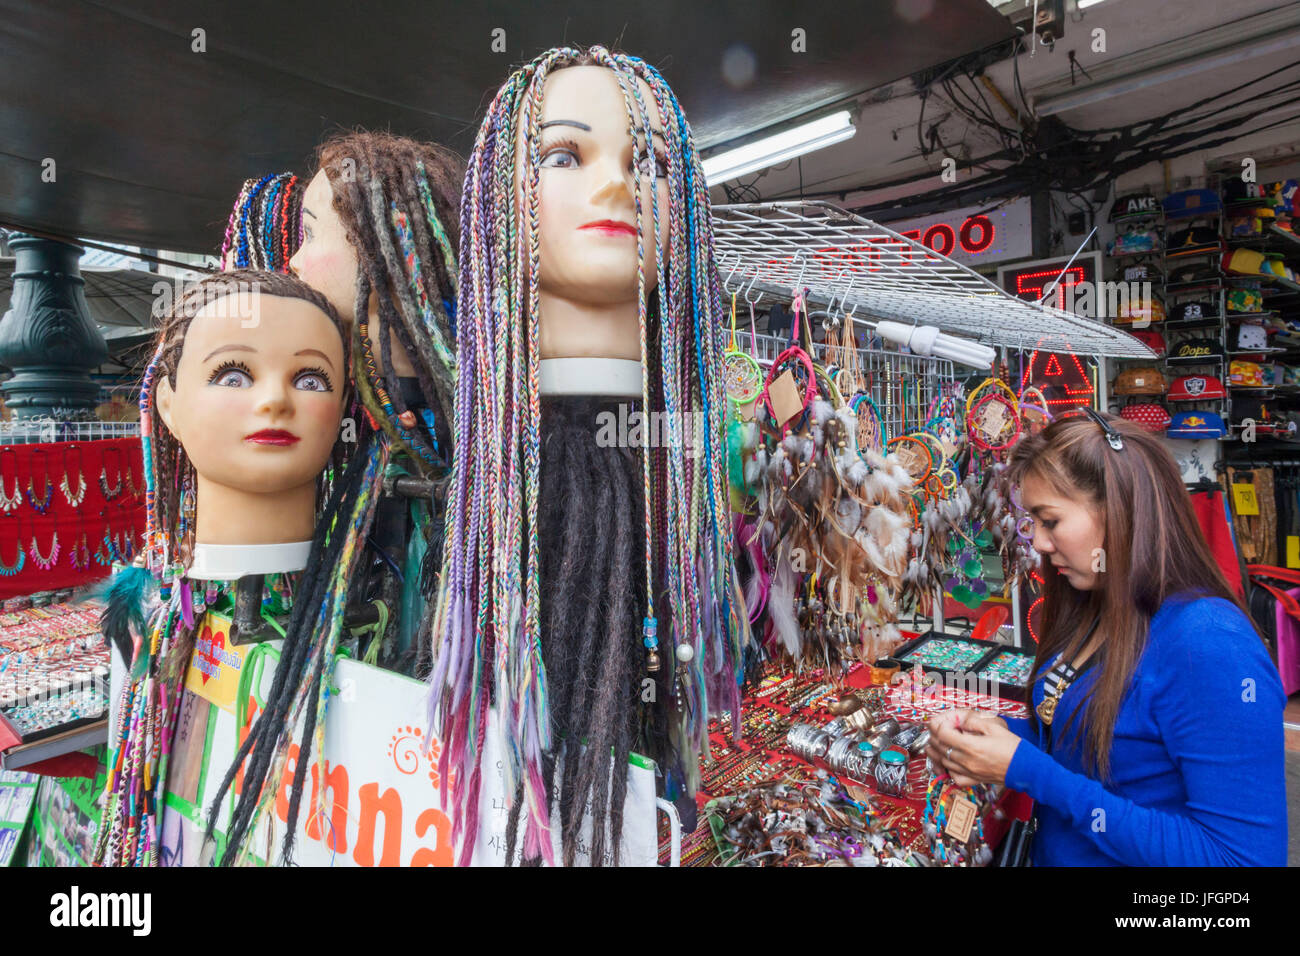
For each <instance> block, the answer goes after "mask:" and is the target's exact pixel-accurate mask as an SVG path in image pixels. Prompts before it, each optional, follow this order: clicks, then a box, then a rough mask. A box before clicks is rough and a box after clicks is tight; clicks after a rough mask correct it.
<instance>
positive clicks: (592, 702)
mask: <svg viewBox="0 0 1300 956" xmlns="http://www.w3.org/2000/svg"><path fill="white" fill-rule="evenodd" d="M617 407H618V406H617V404H616V403H608V402H602V401H598V400H593V399H547V400H545V401H543V403H542V463H541V475H542V487H541V493H540V495H539V501H540V502H541V509H540V515H539V522H540V528H539V534H540V543H541V561H542V565H541V570H542V575H543V579H544V580H546V581H548V582H550V585H549V586H548V588H547V589H546V590H545V592H544V594H543V597H542V607H541V612H542V620H543V621H544V622H545V627H543V628H542V632H541V633H542V656H543V661H544V663H545V666H546V674H547V681H548V686H549V687H550V689H551V691H550V693H551V708H550V712H551V720H552V723H553V728H554V733H555V736H556V739H557V740H562V741H563V742H564V743H563V761H562V769H561V779H560V791H559V815H560V826H561V841H562V849H563V854H562V855H563V860H564V864H565V865H566V866H572V865H573V863H574V860H575V857H576V854H577V851H578V845H579V842H580V839H581V837H582V833H581V827H582V824H583V820H584V817H586V815H587V810H588V803H590V814H591V821H592V832H591V836H590V840H591V844H590V851H591V863H592V865H594V866H602V865H604V864H605V862H606V860H607V859H608V860H610V861H612V862H613V864H614V865H617V864H618V859H619V841H618V839H617V834H620V833H622V830H623V803H624V799H625V798H626V795H627V773H626V772H625V771H624V772H616V769H618V768H625V767H626V766H627V760H628V755H629V754H630V753H631V751H632V749H633V747H634V745H638V744H640V743H642V742H648V741H649V740H651V739H652V738H653V737H654V736H655V734H654V733H653V728H650V727H648V726H647V725H646V720H647V719H648V716H649V713H650V712H653V711H654V710H659V711H662V710H663V709H664V708H662V707H659V708H643V706H642V697H641V692H642V685H641V681H642V679H643V677H644V673H643V672H644V660H643V657H644V651H643V650H642V646H641V634H640V631H639V629H638V628H637V626H636V590H635V588H636V582H637V581H638V580H640V575H642V574H644V563H645V557H644V549H645V537H644V529H643V528H642V526H641V524H640V523H639V522H638V521H636V520H635V519H636V517H637V516H638V515H640V513H641V507H642V502H641V495H642V493H643V492H642V482H641V472H640V468H641V463H640V461H639V460H638V458H637V456H636V454H635V453H634V451H633V450H631V449H625V448H616V447H610V448H605V447H600V446H598V445H597V443H596V438H595V436H596V431H597V429H596V423H597V420H598V419H597V416H598V415H599V414H600V413H601V412H602V411H611V410H612V411H613V412H614V413H615V414H616V413H617ZM596 523H598V525H599V526H598V527H596V528H593V525H594V524H596ZM593 530H595V531H596V532H597V533H596V534H594V535H593V533H592V532H593ZM661 692H663V696H659V694H660V693H661ZM655 696H656V698H657V699H659V700H667V699H668V698H667V692H666V690H665V688H663V687H662V686H656V688H655ZM650 755H651V756H658V755H657V754H650ZM543 770H544V778H545V782H546V787H547V792H548V793H550V792H553V788H554V774H555V762H554V759H552V758H550V757H548V759H547V760H546V762H545V764H544V766H543ZM516 797H517V798H516V800H515V801H514V803H513V805H512V807H511V814H510V820H509V821H508V823H507V827H506V835H507V852H506V858H507V859H508V860H513V858H514V843H515V835H516V831H517V827H518V814H519V811H520V808H521V807H522V806H523V803H524V801H523V798H522V792H520V793H519V794H517V795H516ZM611 833H612V834H614V835H615V839H614V840H613V841H612V846H611V845H607V844H609V843H610V842H611V841H609V839H608V835H609V834H611ZM524 862H525V863H526V864H531V863H535V862H537V861H531V860H526V861H524Z"/></svg>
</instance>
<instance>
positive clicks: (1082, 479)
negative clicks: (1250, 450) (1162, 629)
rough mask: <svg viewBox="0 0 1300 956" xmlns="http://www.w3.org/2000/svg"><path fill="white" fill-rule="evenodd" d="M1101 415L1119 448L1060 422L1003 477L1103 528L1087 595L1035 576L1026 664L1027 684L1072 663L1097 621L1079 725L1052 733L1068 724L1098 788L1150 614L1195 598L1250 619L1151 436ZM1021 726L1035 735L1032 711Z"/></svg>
mask: <svg viewBox="0 0 1300 956" xmlns="http://www.w3.org/2000/svg"><path fill="white" fill-rule="evenodd" d="M1103 417H1104V418H1105V420H1106V421H1107V422H1108V423H1109V424H1110V426H1111V427H1112V428H1113V429H1114V430H1115V431H1116V432H1118V433H1119V434H1120V435H1121V436H1122V438H1123V448H1121V449H1119V450H1116V449H1114V448H1112V447H1111V446H1110V444H1109V443H1108V442H1107V441H1106V436H1105V432H1104V431H1103V430H1102V428H1101V426H1100V425H1098V424H1097V423H1096V422H1095V421H1092V420H1091V419H1088V418H1086V417H1082V416H1080V417H1072V418H1065V419H1061V420H1059V421H1056V422H1054V423H1053V424H1051V425H1049V426H1048V427H1047V428H1046V429H1044V430H1043V431H1042V432H1041V433H1040V434H1038V435H1036V436H1032V437H1030V438H1027V439H1025V440H1024V441H1022V442H1021V443H1020V444H1019V445H1017V446H1016V448H1015V451H1014V452H1013V453H1012V456H1011V461H1010V464H1009V467H1008V477H1009V478H1010V480H1011V481H1012V482H1013V483H1015V484H1017V485H1020V484H1023V482H1024V480H1025V479H1026V478H1030V477H1032V478H1036V479H1039V480H1041V481H1044V482H1045V483H1046V484H1047V485H1048V486H1050V487H1051V488H1052V489H1053V490H1054V491H1055V492H1056V493H1057V494H1060V495H1062V496H1064V497H1068V498H1071V499H1073V500H1077V501H1081V502H1082V503H1086V504H1088V505H1090V506H1092V507H1093V508H1096V509H1097V510H1098V511H1099V513H1100V517H1101V520H1102V521H1103V523H1104V526H1105V538H1104V539H1103V545H1104V550H1103V554H1102V557H1103V558H1104V564H1103V565H1102V568H1103V570H1102V571H1100V572H1099V582H1100V586H1099V587H1098V588H1097V589H1095V590H1092V591H1079V590H1077V589H1075V588H1074V587H1073V586H1072V585H1071V584H1070V583H1069V582H1068V581H1067V580H1066V578H1065V577H1064V576H1063V575H1059V574H1045V575H1044V578H1045V579H1046V580H1045V581H1044V584H1043V596H1044V600H1043V605H1042V624H1041V626H1040V627H1039V628H1038V630H1039V633H1040V637H1039V643H1038V651H1037V654H1036V656H1035V659H1034V679H1035V680H1036V679H1037V678H1038V677H1039V676H1041V675H1042V674H1043V673H1044V672H1045V671H1046V670H1047V669H1048V666H1049V665H1050V664H1051V662H1052V661H1053V660H1054V659H1055V658H1056V657H1057V655H1061V656H1062V658H1063V659H1064V660H1071V659H1073V658H1074V657H1075V656H1076V655H1077V654H1078V653H1079V652H1080V651H1081V650H1082V649H1083V646H1084V644H1085V643H1086V641H1087V639H1088V633H1089V630H1090V628H1091V625H1092V622H1093V621H1094V620H1097V621H1098V622H1099V623H1098V627H1097V630H1098V633H1100V634H1101V638H1102V644H1101V647H1100V648H1099V650H1098V651H1097V668H1098V674H1097V680H1096V683H1095V684H1094V686H1093V688H1092V689H1091V691H1090V693H1089V695H1088V697H1087V699H1086V701H1085V702H1084V704H1083V706H1082V710H1083V714H1082V718H1081V719H1080V720H1078V721H1074V720H1073V718H1074V717H1075V713H1071V714H1070V715H1069V717H1068V718H1066V720H1064V721H1062V720H1061V719H1060V718H1059V717H1058V719H1057V724H1058V726H1057V731H1058V733H1059V732H1060V731H1061V729H1062V725H1064V724H1070V725H1072V726H1073V737H1072V740H1073V741H1075V742H1077V741H1078V739H1079V738H1080V736H1082V738H1083V740H1084V765H1085V766H1086V767H1088V768H1089V770H1090V772H1093V773H1096V774H1097V775H1098V776H1099V778H1100V779H1102V780H1105V779H1106V778H1107V777H1108V776H1109V773H1110V749H1111V742H1112V740H1113V738H1114V734H1115V719H1116V717H1117V716H1118V714H1119V709H1120V706H1121V705H1122V704H1123V702H1124V697H1125V695H1126V694H1127V693H1128V690H1129V685H1130V682H1131V681H1132V678H1133V672H1134V671H1135V670H1136V669H1137V665H1138V661H1139V660H1140V659H1141V657H1142V653H1143V651H1144V650H1145V649H1146V644H1147V632H1148V630H1149V629H1150V625H1151V618H1152V617H1153V616H1154V615H1155V613H1156V611H1158V610H1159V609H1160V606H1161V605H1162V604H1164V602H1165V601H1166V600H1167V599H1169V598H1170V597H1172V596H1174V595H1188V596H1192V595H1199V596H1206V597H1219V598H1223V599H1224V600H1225V601H1229V602H1231V603H1232V604H1233V605H1235V606H1236V607H1238V608H1240V609H1241V612H1242V613H1243V614H1244V615H1246V617H1247V619H1248V620H1249V617H1250V615H1249V613H1248V612H1247V611H1246V608H1245V607H1244V606H1243V605H1242V603H1241V601H1240V600H1239V599H1238V598H1237V597H1236V596H1235V595H1233V593H1232V590H1231V588H1230V587H1229V586H1228V582H1227V580H1226V579H1225V578H1224V576H1223V572H1222V571H1221V570H1220V569H1219V566H1218V565H1217V564H1216V563H1215V561H1214V558H1213V557H1212V556H1211V554H1210V549H1209V546H1208V545H1207V544H1206V543H1205V536H1204V534H1203V533H1202V532H1201V528H1200V525H1199V524H1197V521H1196V517H1195V515H1194V514H1193V512H1192V502H1191V498H1190V497H1189V496H1188V494H1187V490H1186V488H1185V487H1184V485H1183V480H1182V475H1181V474H1180V472H1179V470H1178V465H1177V464H1176V463H1175V462H1174V459H1173V457H1172V456H1171V455H1170V454H1169V452H1168V451H1166V450H1165V448H1164V446H1163V445H1162V444H1161V443H1160V440H1159V439H1158V438H1157V437H1155V436H1154V435H1152V434H1151V433H1149V432H1146V431H1143V430H1142V429H1141V428H1139V427H1137V426H1136V425H1133V424H1132V423H1130V422H1127V421H1124V420H1123V419H1120V418H1116V417H1114V416H1110V415H1105V416H1103ZM1078 709H1079V708H1076V711H1077V710H1078ZM1029 719H1030V721H1031V725H1032V726H1033V727H1035V728H1037V726H1038V718H1037V715H1036V714H1035V713H1034V711H1033V709H1032V708H1031V709H1030V714H1029Z"/></svg>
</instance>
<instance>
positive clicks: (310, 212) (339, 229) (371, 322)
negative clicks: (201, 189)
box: [209, 132, 463, 864]
mask: <svg viewBox="0 0 1300 956" xmlns="http://www.w3.org/2000/svg"><path fill="white" fill-rule="evenodd" d="M318 167H319V168H318V169H317V171H316V172H315V173H314V174H313V176H312V179H311V181H310V183H309V185H308V187H307V190H306V193H305V195H304V199H303V214H302V222H303V242H302V245H301V246H300V247H299V249H298V251H297V253H296V254H295V255H294V256H293V259H292V260H291V262H290V268H291V270H292V271H293V273H294V274H295V275H296V276H298V277H299V278H301V279H302V280H304V281H305V282H307V283H309V284H310V285H312V286H313V287H314V288H316V289H317V290H319V291H320V292H321V294H322V295H324V296H325V297H326V298H327V299H329V300H330V301H331V302H332V303H334V305H335V306H336V307H337V308H338V310H339V313H340V315H342V316H343V318H344V321H345V323H347V324H348V325H349V326H350V333H351V334H350V342H351V345H350V351H351V353H352V357H353V367H354V380H355V384H356V387H357V393H358V397H359V398H360V400H361V402H362V403H363V405H364V407H365V410H366V412H367V413H368V418H369V421H370V422H371V423H373V425H374V428H369V427H367V426H366V423H365V422H362V423H361V426H362V427H361V428H360V429H359V430H358V433H357V440H358V445H357V449H356V451H355V453H354V454H353V455H352V457H351V460H350V461H349V464H348V467H347V469H345V470H344V471H343V472H342V474H341V476H340V478H339V480H338V482H337V483H336V486H335V488H334V490H333V495H334V497H333V498H332V499H331V502H330V504H329V505H327V509H326V510H327V512H328V513H329V514H330V515H333V516H336V517H337V521H335V522H333V523H331V522H320V523H319V525H318V527H317V530H316V536H315V537H314V538H313V541H312V556H311V558H310V559H309V563H308V568H307V570H306V571H305V572H304V573H303V576H302V578H301V580H300V581H299V584H298V588H297V591H296V594H295V604H294V607H293V611H292V613H291V616H290V619H289V623H288V625H287V627H286V628H285V641H284V646H283V649H282V653H281V664H280V666H279V668H277V670H276V675H275V683H274V684H273V686H272V688H271V691H270V693H269V694H268V697H267V701H266V706H265V707H264V708H263V709H262V711H261V712H260V713H259V714H258V717H257V720H256V722H255V723H254V725H253V727H252V729H251V731H250V733H249V735H248V736H247V737H246V738H245V739H244V741H243V742H242V744H241V746H240V749H239V751H238V753H237V754H236V757H235V760H234V762H233V763H232V765H231V766H230V768H229V769H228V770H227V772H226V775H225V778H224V779H223V781H222V783H221V786H220V788H219V794H224V793H225V792H226V791H227V789H228V788H229V787H230V786H231V784H232V783H233V781H234V779H235V776H236V774H237V773H238V772H239V770H240V768H241V767H243V769H244V776H243V789H242V790H241V792H240V795H239V797H238V800H237V801H236V806H235V809H234V813H233V814H232V817H231V822H230V825H229V827H228V829H227V832H226V838H227V849H226V854H225V856H224V857H223V858H222V861H221V862H222V863H225V864H232V863H235V862H237V861H238V860H239V859H240V858H241V855H242V854H244V853H246V852H247V851H248V850H249V849H250V838H251V837H252V835H253V834H255V833H256V832H257V829H258V824H259V821H261V820H265V819H267V818H268V816H269V815H270V814H271V813H272V812H273V810H274V805H275V803H274V800H273V799H272V796H273V795H274V794H277V793H279V792H281V788H282V787H285V786H287V787H289V793H290V796H289V809H288V823H287V826H286V827H285V829H284V830H283V831H282V832H283V833H284V843H283V856H284V859H286V860H289V859H291V857H292V850H293V842H294V838H295V822H296V821H297V819H298V812H299V806H300V803H301V798H302V794H303V783H304V780H305V772H306V768H307V766H308V765H309V764H310V763H311V759H312V757H313V755H314V756H315V757H316V758H317V759H323V758H322V757H321V752H322V744H323V736H322V735H323V733H324V714H325V706H326V701H327V699H328V688H329V681H330V674H331V671H332V668H333V665H334V659H335V655H336V654H337V653H338V650H339V643H340V641H341V640H342V639H343V638H344V636H345V629H344V627H343V620H344V616H345V613H346V612H347V609H348V608H349V606H353V605H361V604H368V603H369V602H370V601H371V600H381V601H382V602H383V603H384V604H385V606H386V607H388V608H390V609H399V608H401V607H403V606H405V599H406V598H407V597H410V595H409V594H407V593H405V591H404V588H407V585H408V584H410V586H411V587H415V588H418V591H419V593H420V594H424V595H432V593H433V589H434V583H433V582H434V581H435V580H436V571H437V568H438V566H439V564H440V556H441V547H440V546H441V540H442V534H441V525H440V520H441V519H440V509H441V504H440V501H438V500H436V499H435V500H434V501H433V502H432V503H431V505H432V507H431V508H430V509H425V510H427V512H428V520H427V521H425V522H424V523H423V528H424V532H423V534H424V537H423V541H421V540H420V538H418V537H417V535H418V534H419V532H418V531H417V530H416V525H415V524H412V522H411V519H410V514H411V511H412V510H413V509H411V507H410V504H411V503H410V502H407V501H405V500H401V499H397V498H394V497H389V498H384V497H383V494H382V479H383V476H384V472H385V469H386V468H387V466H388V464H389V462H390V458H391V460H392V461H393V462H394V463H395V464H396V465H398V466H399V467H401V468H402V469H404V470H406V471H409V472H413V473H415V474H417V475H418V474H423V475H425V476H428V477H437V476H439V475H441V474H442V473H445V471H446V468H447V463H448V461H449V460H450V457H451V432H450V413H451V409H452V404H453V382H454V375H455V355H454V351H453V349H454V334H453V332H454V325H453V322H452V315H453V314H454V308H455V299H456V288H457V270H456V265H455V263H456V257H455V250H456V244H457V243H458V242H459V237H460V228H459V218H458V210H459V195H460V182H461V177H462V171H463V166H462V164H461V162H460V160H459V159H457V158H456V156H455V155H454V154H452V153H451V152H449V151H448V150H445V149H443V148H442V147H439V146H434V145H431V144H427V143H419V142H416V141H415V140H411V139H406V138H404V137H400V136H393V135H390V134H387V133H370V132H355V133H347V134H344V135H341V136H338V137H336V138H333V139H331V140H329V141H328V142H326V143H325V144H324V145H322V146H321V148H320V151H319V163H318ZM381 499H382V500H381ZM423 507H424V506H423V504H421V503H417V506H416V508H415V509H414V510H420V509H421V508H423ZM377 516H378V517H377ZM372 531H374V532H375V533H374V534H372ZM421 543H427V546H428V550H427V551H426V552H425V553H424V558H423V561H422V564H421V566H420V574H419V575H418V577H413V576H407V578H406V580H405V581H398V580H397V576H396V575H394V574H393V573H392V572H391V571H390V570H389V568H390V567H393V566H398V562H402V561H403V560H404V559H409V558H410V557H411V555H412V553H414V552H413V551H412V549H413V548H415V547H417V546H419V545H420V544H421ZM381 552H382V553H381ZM408 566H409V565H408ZM408 590H409V589H408ZM416 596H417V597H418V595H416ZM427 605H428V610H427V611H426V614H427V615H428V616H431V615H432V610H433V607H434V606H435V605H434V602H433V601H432V600H428V601H427ZM389 622H390V623H389V628H388V629H387V630H385V631H382V632H378V631H377V632H376V633H375V635H374V636H372V637H371V638H370V640H371V641H372V646H374V647H375V648H381V647H386V646H389V644H390V641H389V638H390V637H391V638H393V641H392V642H391V643H392V644H396V638H397V637H398V636H400V632H401V631H402V630H403V629H405V628H406V627H407V625H408V624H409V625H410V630H411V631H412V632H418V631H419V630H420V628H419V627H418V622H415V623H412V622H407V621H404V620H403V619H402V616H401V615H400V613H394V614H392V616H391V617H390V619H389ZM427 629H428V628H427V624H426V625H425V627H424V630H425V631H427ZM378 653H379V660H380V662H381V663H385V662H386V661H388V662H391V663H392V666H401V663H400V662H401V661H402V660H404V659H405V658H406V657H410V658H414V656H415V653H414V650H413V649H407V650H406V651H403V652H401V654H397V653H393V652H389V651H387V650H383V651H379V652H378ZM390 653H392V656H390V657H388V658H385V656H384V655H385V654H390ZM403 655H404V656H403ZM303 714H305V720H304V722H303V729H302V734H301V736H300V737H299V741H298V754H299V756H298V758H297V760H296V769H294V768H292V767H291V766H290V764H289V760H288V753H289V748H290V745H291V744H292V742H293V740H292V738H293V734H294V728H295V726H296V725H297V720H298V717H299V715H303ZM320 796H321V798H322V799H323V793H322V794H321V795H320ZM219 804H220V797H219V798H218V801H217V803H215V804H214V806H218V805H219ZM314 809H316V810H318V809H319V808H314ZM213 820H215V817H214V818H213ZM211 825H212V821H210V822H209V830H210V831H211Z"/></svg>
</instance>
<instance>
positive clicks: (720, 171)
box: [701, 110, 858, 186]
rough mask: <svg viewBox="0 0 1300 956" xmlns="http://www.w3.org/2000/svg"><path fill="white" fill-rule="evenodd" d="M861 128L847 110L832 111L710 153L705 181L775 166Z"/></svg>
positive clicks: (713, 183) (721, 180) (719, 180)
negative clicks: (715, 154)
mask: <svg viewBox="0 0 1300 956" xmlns="http://www.w3.org/2000/svg"><path fill="white" fill-rule="evenodd" d="M857 131H858V129H857V127H856V126H854V125H853V117H852V115H851V114H850V113H849V111H848V110H840V111H839V112H838V113H831V114H830V115H829V116H823V117H822V118H821V119H816V120H813V121H812V122H811V123H804V124H803V125H802V126H796V127H794V128H793V129H788V130H786V131H785V132H783V133H777V134H776V135H774V136H767V137H765V138H763V139H760V140H757V141H755V142H753V143H747V144H746V145H744V146H738V147H736V148H735V149H729V150H727V151H726V152H725V153H719V154H718V155H717V156H710V157H709V158H708V159H706V160H704V161H703V163H702V164H701V165H702V166H703V167H704V181H705V182H706V183H708V184H709V185H710V186H716V185H717V184H718V183H725V182H727V181H728V180H730V179H736V178H737V177H739V176H745V175H747V174H749V173H753V172H757V171H758V170H760V169H766V168H767V167H769V166H776V165H777V164H779V163H784V162H785V161H786V160H788V159H794V158H795V157H796V156H803V155H804V154H805V153H811V152H814V151H816V150H819V149H825V148H826V147H827V146H833V145H834V144H836V143H842V142H844V140H846V139H850V138H852V136H853V134H854V133H856V132H857Z"/></svg>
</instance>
